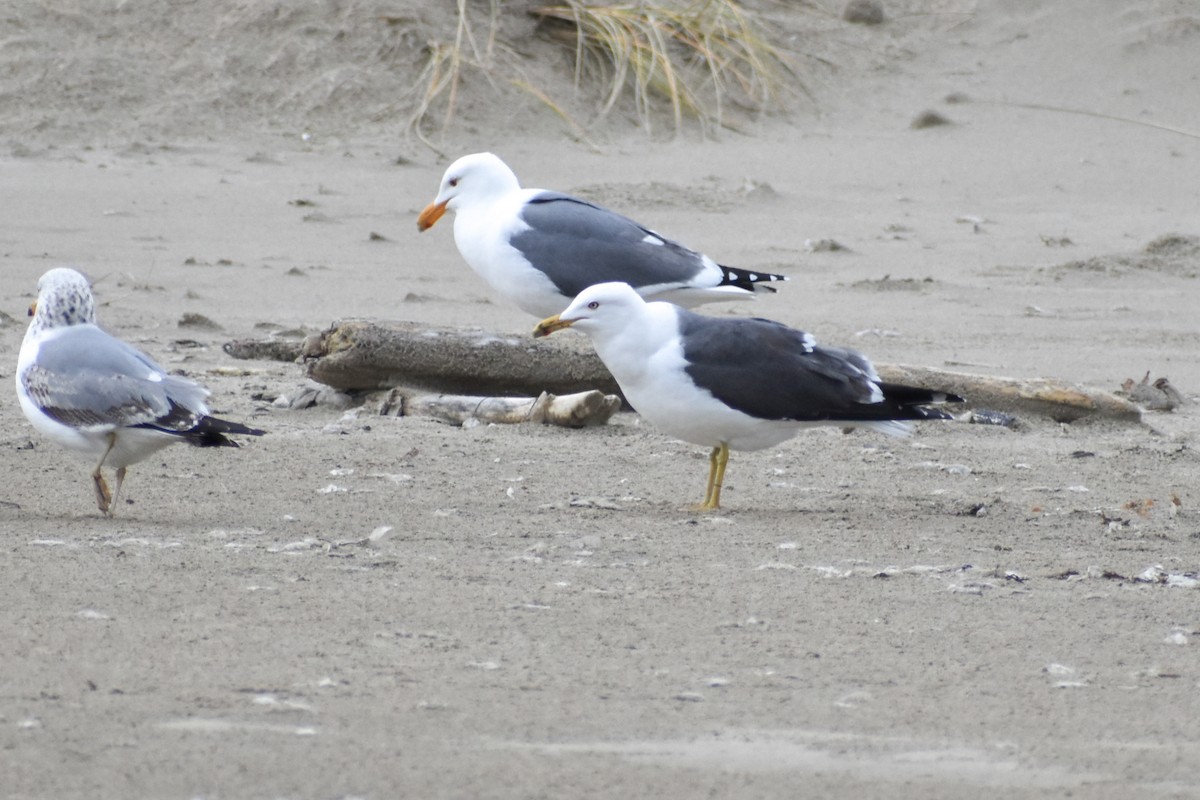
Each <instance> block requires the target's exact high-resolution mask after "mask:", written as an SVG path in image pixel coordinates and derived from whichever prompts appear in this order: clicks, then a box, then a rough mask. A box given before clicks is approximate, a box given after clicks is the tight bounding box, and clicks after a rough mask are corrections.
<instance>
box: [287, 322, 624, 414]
mask: <svg viewBox="0 0 1200 800" xmlns="http://www.w3.org/2000/svg"><path fill="white" fill-rule="evenodd" d="M529 330H530V334H531V335H530V336H529V337H522V336H513V335H504V334H497V333H489V332H486V331H476V330H463V329H458V328H439V327H433V326H429V325H418V324H416V323H411V322H379V321H375V320H356V319H352V320H343V321H340V322H335V323H334V324H333V325H332V326H331V327H330V328H329V330H327V331H325V332H323V333H320V334H316V335H313V336H310V337H308V339H306V340H305V342H304V350H303V354H302V356H301V360H302V361H303V362H304V364H305V367H306V369H307V371H308V376H309V377H310V378H312V379H313V380H315V381H319V382H321V383H324V384H326V385H328V386H333V387H335V388H338V389H346V390H374V389H389V388H392V387H394V386H410V387H418V388H423V389H429V390H431V391H438V392H446V393H454V394H473V395H509V396H511V395H518V396H520V395H524V396H532V397H536V396H538V395H540V394H541V393H542V392H544V391H545V392H551V393H554V394H571V393H573V392H583V391H588V390H590V389H596V390H599V391H601V392H604V393H605V394H617V393H618V389H617V383H616V381H614V380H613V378H612V376H611V375H609V374H608V370H606V369H605V368H604V365H603V364H602V363H601V362H600V359H599V358H597V357H596V354H595V352H594V351H593V350H592V348H591V345H590V344H588V342H587V340H586V339H585V338H583V337H582V336H572V337H567V336H564V337H562V340H561V341H557V342H549V343H548V344H550V346H549V347H547V346H545V345H546V344H547V342H545V341H544V340H543V341H540V342H539V341H536V340H535V339H534V338H533V336H532V332H533V326H532V325H530V327H529Z"/></svg>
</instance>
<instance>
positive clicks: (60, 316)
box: [29, 267, 96, 331]
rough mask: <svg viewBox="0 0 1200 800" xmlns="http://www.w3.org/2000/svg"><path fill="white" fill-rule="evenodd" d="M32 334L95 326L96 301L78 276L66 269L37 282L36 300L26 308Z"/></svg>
mask: <svg viewBox="0 0 1200 800" xmlns="http://www.w3.org/2000/svg"><path fill="white" fill-rule="evenodd" d="M29 316H31V317H33V322H31V323H30V324H29V328H30V330H32V331H39V330H45V329H47V328H65V327H67V326H68V325H88V324H90V325H95V324H96V301H95V300H94V299H93V298H92V287H91V284H90V283H88V279H87V278H85V277H84V276H83V275H82V274H80V273H79V272H76V271H75V270H73V269H68V268H66V267H59V268H57V269H52V270H50V271H49V272H47V273H46V274H45V275H43V276H42V277H41V278H39V279H38V296H37V300H35V301H33V305H31V306H30V307H29Z"/></svg>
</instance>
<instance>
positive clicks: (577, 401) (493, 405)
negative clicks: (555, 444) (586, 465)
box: [379, 388, 621, 428]
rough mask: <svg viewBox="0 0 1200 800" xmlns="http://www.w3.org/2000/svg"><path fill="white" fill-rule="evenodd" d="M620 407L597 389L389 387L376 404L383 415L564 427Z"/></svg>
mask: <svg viewBox="0 0 1200 800" xmlns="http://www.w3.org/2000/svg"><path fill="white" fill-rule="evenodd" d="M620 409H621V398H619V397H617V396H616V395H611V394H604V393H603V392H597V391H586V392H576V393H574V394H567V395H556V394H551V393H550V392H542V393H541V394H540V395H538V396H537V397H476V396H470V395H459V394H421V393H418V392H413V391H412V390H406V389H399V388H397V389H392V390H391V391H389V392H388V393H387V394H386V395H385V396H384V398H383V400H382V402H380V404H379V413H380V414H382V415H385V416H397V417H407V416H424V417H434V418H435V419H440V420H441V421H443V422H449V423H450V424H452V425H463V424H466V423H469V422H473V421H478V422H485V423H497V424H502V425H511V424H516V423H521V422H541V423H544V424H547V425H559V426H561V427H564V428H583V427H587V426H589V425H603V424H604V423H606V422H608V420H609V418H611V417H612V415H613V414H615V413H617V411H619V410H620Z"/></svg>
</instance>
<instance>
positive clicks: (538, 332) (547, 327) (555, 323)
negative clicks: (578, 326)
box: [533, 314, 575, 339]
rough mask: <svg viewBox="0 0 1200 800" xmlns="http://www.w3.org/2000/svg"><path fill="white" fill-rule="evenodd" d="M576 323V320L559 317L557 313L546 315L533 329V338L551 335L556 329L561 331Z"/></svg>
mask: <svg viewBox="0 0 1200 800" xmlns="http://www.w3.org/2000/svg"><path fill="white" fill-rule="evenodd" d="M574 324H575V320H573V319H559V315H558V314H555V315H554V316H553V317H546V318H545V319H544V320H542V321H541V322H539V323H538V324H537V327H536V328H534V329H533V338H535V339H540V338H542V337H543V336H549V335H550V334H552V333H554V332H555V331H561V330H562V329H563V328H569V327H571V326H572V325H574Z"/></svg>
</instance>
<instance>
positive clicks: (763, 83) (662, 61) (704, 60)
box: [531, 0, 794, 131]
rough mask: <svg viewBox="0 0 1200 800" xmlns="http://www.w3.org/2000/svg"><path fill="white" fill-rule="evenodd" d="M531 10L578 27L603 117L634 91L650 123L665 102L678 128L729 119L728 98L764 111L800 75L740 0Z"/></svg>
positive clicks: (582, 69) (573, 0)
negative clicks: (598, 89)
mask: <svg viewBox="0 0 1200 800" xmlns="http://www.w3.org/2000/svg"><path fill="white" fill-rule="evenodd" d="M531 13H533V14H534V15H535V16H538V17H541V18H542V19H546V20H557V21H558V22H560V23H566V24H568V25H570V26H572V27H573V28H574V29H575V35H574V50H575V85H576V87H577V88H579V87H581V86H582V85H583V84H584V83H585V82H586V81H588V80H592V79H594V80H597V81H598V82H599V84H600V87H601V93H602V95H603V96H604V100H603V102H602V104H601V108H600V113H601V116H603V115H604V114H607V113H608V112H609V111H611V110H612V108H613V107H614V106H615V105H616V104H617V103H618V101H620V100H621V98H622V97H623V96H625V95H626V93H629V94H631V95H632V100H633V104H634V108H635V111H636V113H637V116H638V118H639V120H640V121H641V122H642V124H643V125H644V126H646V127H647V128H649V127H650V126H651V122H652V120H653V119H654V118H655V116H656V115H657V114H658V112H659V109H660V108H661V107H664V106H665V108H666V109H667V110H669V111H670V115H671V119H672V120H673V122H674V126H675V129H676V131H678V130H680V129H681V128H682V126H683V122H684V118H685V117H689V118H693V119H696V120H698V121H699V122H701V123H702V124H704V125H708V124H717V125H721V124H724V123H725V111H726V104H727V103H728V102H734V103H737V104H738V106H739V107H741V108H742V109H746V110H751V111H754V112H761V111H763V110H765V109H766V108H768V107H770V105H771V104H772V103H773V102H774V101H776V100H777V99H778V97H779V95H780V93H781V91H782V90H783V88H784V87H785V86H786V85H788V83H789V79H790V78H794V73H793V70H792V69H791V67H790V66H789V64H788V59H787V57H786V55H785V54H784V53H783V51H782V50H780V49H779V48H777V47H776V46H774V45H773V44H771V43H770V42H769V41H768V39H767V38H766V36H765V35H764V34H763V33H762V32H761V31H760V29H759V25H758V24H757V23H756V22H755V20H754V19H753V18H752V16H751V14H750V13H749V12H747V11H746V10H745V9H744V8H742V7H741V6H740V5H739V4H738V3H736V2H734V1H733V0H690V1H686V2H680V1H679V0H676V1H675V2H669V1H666V0H642V1H641V2H626V3H619V4H612V5H598V4H594V3H590V2H585V0H564V2H563V3H562V4H561V5H555V6H544V7H541V8H537V9H534V10H533V11H532V12H531Z"/></svg>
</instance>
